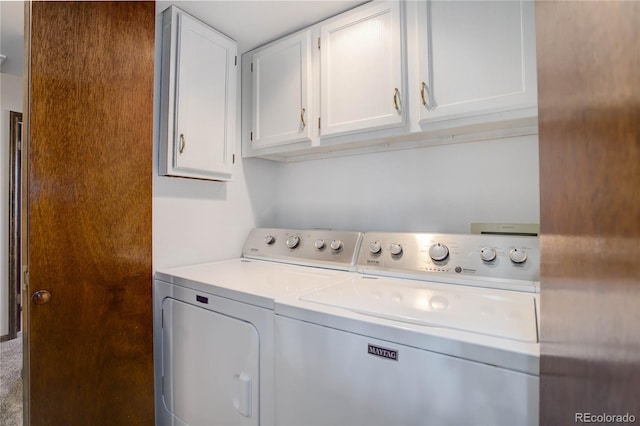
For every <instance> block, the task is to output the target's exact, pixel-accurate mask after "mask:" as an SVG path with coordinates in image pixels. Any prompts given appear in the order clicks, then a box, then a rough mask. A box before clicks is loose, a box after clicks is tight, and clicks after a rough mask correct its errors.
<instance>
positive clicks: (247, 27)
mask: <svg viewBox="0 0 640 426" xmlns="http://www.w3.org/2000/svg"><path fill="white" fill-rule="evenodd" d="M362 3H365V1H362V0H357V1H356V0H285V1H282V0H279V1H274V0H226V1H215V0H214V1H193V0H190V1H158V2H157V3H156V11H157V13H158V14H160V13H162V11H163V10H164V9H166V8H167V7H169V6H170V5H171V4H176V5H177V6H178V7H180V8H181V9H183V10H185V11H186V12H189V13H191V14H192V15H194V16H195V17H197V18H199V19H200V20H202V21H204V22H206V23H207V24H209V25H211V26H212V27H214V28H216V29H217V30H218V31H220V32H222V33H224V34H226V35H227V36H229V37H231V38H232V39H234V40H236V42H237V43H238V51H239V52H240V53H244V52H246V51H249V50H251V49H253V48H255V47H258V46H260V45H262V44H265V43H267V42H269V41H272V40H275V39H277V38H279V37H281V36H283V35H286V34H289V33H292V32H294V31H296V30H299V29H301V28H304V27H306V26H309V25H311V24H314V23H316V22H318V21H321V20H323V19H326V18H328V17H331V16H334V15H337V14H338V13H340V12H343V11H345V10H348V9H351V8H353V7H355V6H357V5H359V4H362ZM0 15H1V31H0V53H2V54H3V55H6V56H7V59H6V60H5V61H4V63H3V64H2V72H3V73H7V74H15V75H22V68H23V53H22V52H23V40H24V32H23V28H24V27H23V22H24V3H23V2H22V1H6V0H2V1H0Z"/></svg>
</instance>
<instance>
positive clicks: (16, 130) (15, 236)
mask: <svg viewBox="0 0 640 426" xmlns="http://www.w3.org/2000/svg"><path fill="white" fill-rule="evenodd" d="M9 127H10V139H9V297H8V305H9V306H8V307H9V309H8V313H9V333H8V335H7V339H8V340H11V339H15V338H16V337H17V336H18V332H19V331H20V330H21V322H22V321H21V314H22V301H21V296H22V284H21V280H20V276H21V271H22V263H21V262H22V260H21V257H22V253H21V252H20V250H21V235H20V224H21V214H22V213H21V207H22V203H21V193H22V182H21V173H22V157H21V153H22V113H21V112H16V111H10V112H9Z"/></svg>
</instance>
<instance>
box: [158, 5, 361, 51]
mask: <svg viewBox="0 0 640 426" xmlns="http://www.w3.org/2000/svg"><path fill="white" fill-rule="evenodd" d="M362 3H365V1H362V0H360V1H354V0H348V1H347V0H288V1H287V0H285V1H282V0H280V1H274V0H235V1H159V2H157V6H156V10H157V12H158V13H161V12H162V11H163V10H164V9H166V8H167V7H169V6H170V5H171V4H175V5H177V6H178V7H180V8H181V9H183V10H185V11H186V12H189V13H190V14H192V15H193V16H195V17H196V18H198V19H200V20H202V21H204V22H205V23H207V24H209V25H211V26H212V27H214V28H215V29H217V30H218V31H220V32H221V33H224V34H226V35H227V36H229V37H231V38H232V39H234V40H235V41H236V42H237V43H238V51H239V52H240V53H244V52H246V51H249V50H251V49H253V48H255V47H258V46H260V45H262V44H265V43H267V42H269V41H272V40H275V39H277V38H279V37H281V36H284V35H286V34H290V33H292V32H294V31H296V30H299V29H302V28H304V27H306V26H309V25H311V24H314V23H316V22H318V21H322V20H323V19H326V18H329V17H331V16H334V15H337V14H338V13H340V12H344V11H345V10H348V9H352V8H354V7H355V6H357V5H359V4H362Z"/></svg>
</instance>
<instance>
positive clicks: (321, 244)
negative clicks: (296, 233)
mask: <svg viewBox="0 0 640 426" xmlns="http://www.w3.org/2000/svg"><path fill="white" fill-rule="evenodd" d="M313 245H314V246H315V247H316V248H317V249H318V250H322V249H323V248H324V240H316V242H315V243H314V244H313Z"/></svg>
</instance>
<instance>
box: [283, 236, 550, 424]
mask: <svg viewBox="0 0 640 426" xmlns="http://www.w3.org/2000/svg"><path fill="white" fill-rule="evenodd" d="M358 271H359V272H361V274H359V275H357V276H353V277H351V278H349V279H347V280H345V281H342V282H340V283H338V284H336V285H333V286H330V287H325V288H323V289H320V290H318V291H314V292H311V293H307V294H305V295H301V296H293V297H288V298H284V299H280V300H279V301H276V306H275V313H276V322H275V333H276V335H275V339H276V346H277V351H276V359H275V361H276V369H275V372H276V424H278V425H509V426H513V425H536V424H537V423H538V388H539V379H538V375H539V341H538V328H539V326H538V315H537V312H538V304H539V295H538V293H539V292H538V288H539V283H538V281H539V245H538V239H537V238H536V237H507V236H489V235H443V234H397V233H367V234H365V237H364V240H363V243H362V249H361V250H360V255H359V259H358Z"/></svg>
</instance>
